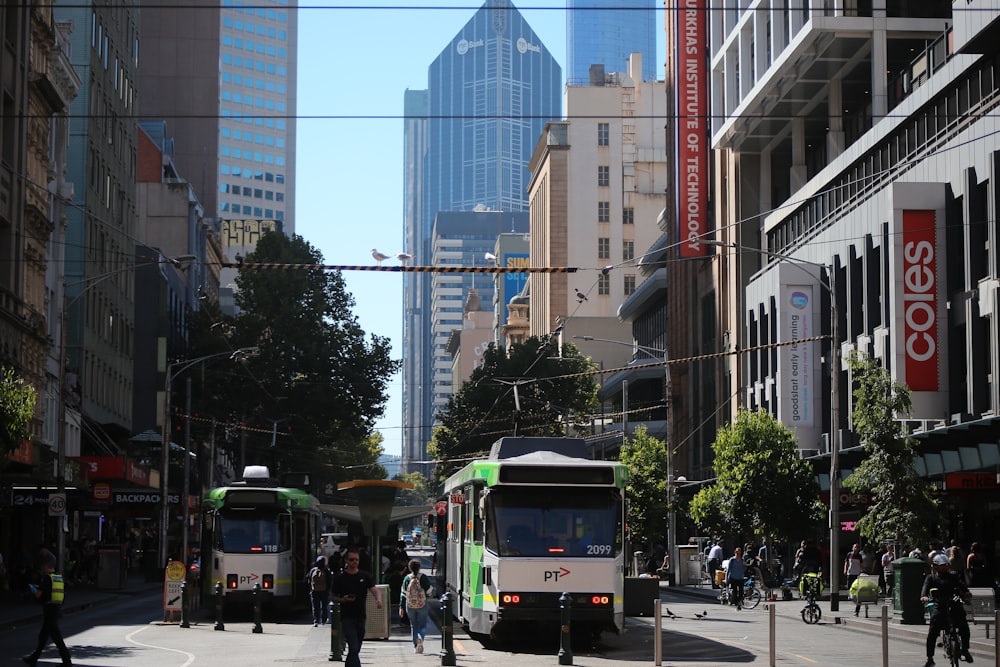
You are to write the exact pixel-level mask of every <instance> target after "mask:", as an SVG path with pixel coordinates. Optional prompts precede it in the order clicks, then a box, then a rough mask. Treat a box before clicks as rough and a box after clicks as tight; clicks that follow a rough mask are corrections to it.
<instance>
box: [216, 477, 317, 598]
mask: <svg viewBox="0 0 1000 667" xmlns="http://www.w3.org/2000/svg"><path fill="white" fill-rule="evenodd" d="M202 510H203V515H204V529H203V534H202V550H201V580H202V601H203V603H206V604H207V603H208V600H209V599H210V598H211V596H212V595H213V594H214V588H215V584H216V583H221V584H222V587H223V591H224V593H223V595H224V596H225V600H226V601H227V602H248V601H250V600H252V594H253V589H254V585H255V584H260V587H261V592H262V594H263V596H264V601H265V602H266V603H268V604H272V603H273V604H274V605H275V606H277V607H279V608H282V609H287V608H288V607H291V606H292V605H293V604H300V603H305V602H306V601H307V600H308V595H309V593H308V591H307V590H306V582H305V578H306V572H308V571H309V568H310V567H312V565H313V562H314V561H315V559H316V554H317V553H319V549H320V535H321V532H322V531H321V526H320V510H319V500H318V499H317V498H316V497H315V496H312V495H310V494H309V493H308V492H307V491H302V490H300V489H289V488H284V487H280V486H278V485H277V483H276V482H274V480H271V479H270V475H269V472H268V470H267V468H265V467H263V466H248V467H247V468H246V469H245V470H244V473H243V481H241V482H234V483H233V484H232V485H231V486H225V487H220V488H216V489H212V490H210V491H209V492H208V493H207V494H206V495H205V498H204V500H203V503H202Z"/></svg>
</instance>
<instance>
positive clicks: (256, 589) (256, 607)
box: [253, 584, 264, 635]
mask: <svg viewBox="0 0 1000 667" xmlns="http://www.w3.org/2000/svg"><path fill="white" fill-rule="evenodd" d="M260 595H261V593H260V584H254V585H253V633H254V634H255V635H259V634H260V633H262V632H264V628H262V627H260V604H261V602H260Z"/></svg>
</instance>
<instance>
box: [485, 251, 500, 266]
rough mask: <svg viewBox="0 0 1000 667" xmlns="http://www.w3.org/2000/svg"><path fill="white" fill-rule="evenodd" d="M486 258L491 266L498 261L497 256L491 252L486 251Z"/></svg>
mask: <svg viewBox="0 0 1000 667" xmlns="http://www.w3.org/2000/svg"><path fill="white" fill-rule="evenodd" d="M485 259H486V263H487V264H489V265H490V266H494V265H495V264H496V263H497V256H496V255H494V254H493V253H491V252H488V253H486V255H485Z"/></svg>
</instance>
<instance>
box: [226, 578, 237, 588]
mask: <svg viewBox="0 0 1000 667" xmlns="http://www.w3.org/2000/svg"><path fill="white" fill-rule="evenodd" d="M239 581H240V576H239V575H238V574H227V575H226V588H233V589H235V588H236V587H237V586H239Z"/></svg>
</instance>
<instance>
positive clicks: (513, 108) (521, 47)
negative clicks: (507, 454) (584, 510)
mask: <svg viewBox="0 0 1000 667" xmlns="http://www.w3.org/2000/svg"><path fill="white" fill-rule="evenodd" d="M427 83H428V86H427V91H426V107H425V108H426V114H427V115H426V117H425V118H424V119H421V118H420V117H419V113H417V112H415V110H416V109H418V108H419V107H417V106H416V105H415V104H412V105H411V106H409V108H408V109H407V113H406V125H405V129H404V138H405V141H406V146H407V150H406V156H405V158H404V159H405V160H406V167H405V168H406V169H407V172H406V177H405V180H406V182H407V183H408V185H407V202H408V203H407V206H406V212H407V220H406V232H405V235H406V240H407V243H408V246H407V250H408V251H410V252H412V253H413V254H414V262H415V263H417V264H430V263H431V261H432V247H431V244H432V232H433V225H434V221H435V219H436V217H437V214H438V213H439V212H457V211H473V210H479V211H504V212H516V211H526V210H527V201H526V191H525V189H526V187H527V183H528V177H529V174H528V171H527V164H528V160H529V158H530V157H531V153H532V151H533V150H534V147H535V142H536V141H537V140H538V137H539V136H540V135H541V133H542V129H543V128H544V126H545V123H546V122H547V121H549V120H554V119H557V118H559V117H560V109H561V95H562V69H561V68H560V66H559V64H558V63H557V62H556V60H555V58H553V57H552V54H550V53H549V51H548V49H547V48H546V47H545V45H544V44H542V43H541V40H540V39H539V38H538V36H537V35H536V34H535V33H534V31H533V30H532V29H531V26H529V25H528V23H527V21H525V20H524V17H523V16H522V15H521V13H520V12H519V11H518V10H517V9H516V8H514V6H513V5H512V4H510V2H509V1H508V0H499V1H495V0H493V1H491V2H489V3H488V4H485V5H483V6H482V7H481V8H480V9H479V10H478V11H477V12H476V13H475V15H474V16H473V17H472V18H471V19H470V20H469V22H468V23H466V24H465V26H464V27H463V28H462V29H461V30H460V31H459V32H458V34H456V35H455V37H454V38H453V39H452V40H451V42H449V44H448V45H447V46H446V47H445V49H444V50H443V51H442V52H441V54H440V55H439V56H438V57H437V58H436V59H435V60H434V62H433V63H431V65H430V67H429V68H428V81H427ZM417 99H418V97H417V96H416V93H415V91H409V92H408V97H407V100H408V102H410V103H415V102H416V100H417ZM418 135H419V136H420V137H421V139H420V140H415V137H417V136H418ZM418 160H419V165H418V163H417V161H418ZM414 190H419V197H418V196H417V195H416V193H415V192H414ZM418 201H419V203H420V206H419V207H418V206H414V205H413V204H414V203H416V202H418ZM501 231H510V230H509V229H499V230H498V233H499V232H501ZM405 289H406V294H404V300H405V302H406V304H407V306H406V310H405V312H404V315H403V317H404V329H405V332H406V335H405V343H404V345H405V347H406V350H405V351H404V353H403V357H404V364H403V380H404V385H405V392H406V396H405V398H404V401H403V421H404V426H405V427H406V428H405V434H404V445H403V448H404V458H405V459H406V460H407V461H417V460H422V459H423V458H424V456H425V453H424V452H425V448H426V444H427V442H428V441H429V440H430V435H431V427H432V425H433V423H434V410H433V402H434V394H435V389H434V387H435V372H436V371H438V370H440V371H441V372H440V373H438V374H443V370H444V369H443V368H440V369H439V367H442V366H443V365H444V363H443V361H442V360H441V359H440V357H441V356H442V355H443V352H444V351H443V350H442V349H436V348H437V347H438V345H437V343H435V342H434V340H433V338H432V337H431V335H430V332H431V331H432V330H433V324H434V323H433V322H432V317H431V311H430V308H429V304H430V290H431V280H430V276H429V274H414V276H413V279H412V280H409V281H408V282H407V284H406V287H405Z"/></svg>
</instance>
